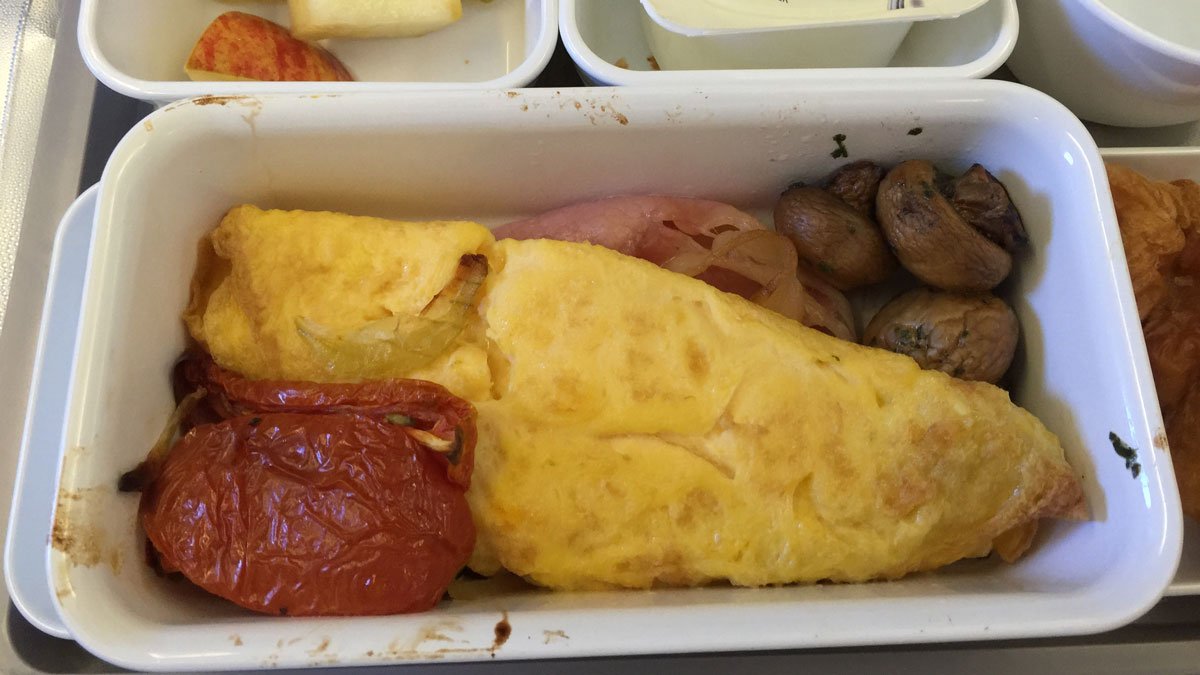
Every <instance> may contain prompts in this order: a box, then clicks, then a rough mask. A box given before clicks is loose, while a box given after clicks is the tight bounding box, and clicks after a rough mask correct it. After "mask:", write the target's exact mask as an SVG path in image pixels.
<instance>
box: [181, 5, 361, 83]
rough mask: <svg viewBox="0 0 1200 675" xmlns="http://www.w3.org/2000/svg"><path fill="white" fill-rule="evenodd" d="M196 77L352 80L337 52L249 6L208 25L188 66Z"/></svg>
mask: <svg viewBox="0 0 1200 675" xmlns="http://www.w3.org/2000/svg"><path fill="white" fill-rule="evenodd" d="M184 70H186V71H187V74H188V77H190V78H191V79H193V80H196V81H236V80H258V81H266V82H285V81H295V82H351V81H353V80H354V78H353V77H352V76H351V75H350V71H349V70H347V69H346V66H345V65H343V64H342V62H341V61H339V60H338V58H337V57H336V56H334V55H333V54H331V53H329V52H328V51H327V50H325V49H324V48H323V47H321V46H320V45H315V44H312V43H310V42H305V41H303V40H300V39H298V38H295V37H293V36H292V34H291V33H289V32H288V31H287V29H286V28H284V27H283V26H280V25H279V24H277V23H273V22H271V21H268V20H266V19H264V18H262V17H260V16H255V15H253V14H247V13H245V12H225V13H224V14H222V15H221V16H218V17H217V18H216V19H214V20H213V22H212V23H211V24H209V26H208V28H206V29H205V30H204V34H203V35H201V36H200V39H199V40H197V41H196V46H195V47H194V48H193V49H192V54H191V56H189V57H188V60H187V64H186V65H185V66H184Z"/></svg>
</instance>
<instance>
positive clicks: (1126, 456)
mask: <svg viewBox="0 0 1200 675" xmlns="http://www.w3.org/2000/svg"><path fill="white" fill-rule="evenodd" d="M1108 440H1109V442H1110V443H1112V446H1113V451H1115V452H1116V453H1117V456H1118V457H1120V458H1121V459H1123V460H1125V468H1126V469H1129V473H1130V474H1131V475H1132V476H1133V477H1134V478H1137V477H1138V476H1140V475H1141V474H1142V465H1141V464H1139V463H1138V461H1137V456H1138V455H1137V449H1135V448H1133V447H1130V445H1129V444H1128V443H1126V442H1125V441H1123V440H1121V437H1120V436H1118V435H1116V434H1115V433H1113V432H1111V431H1110V432H1108Z"/></svg>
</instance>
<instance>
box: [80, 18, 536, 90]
mask: <svg viewBox="0 0 1200 675" xmlns="http://www.w3.org/2000/svg"><path fill="white" fill-rule="evenodd" d="M82 3H83V4H82V5H81V7H80V14H79V48H80V51H81V52H82V53H83V59H84V61H85V62H86V63H87V66H88V68H90V69H91V71H92V73H93V74H95V76H96V78H97V79H99V80H100V81H101V82H103V83H104V84H105V85H106V86H108V87H109V88H111V89H114V90H116V91H118V92H120V93H122V94H124V95H126V96H130V97H133V98H138V99H143V100H146V101H153V102H156V103H166V102H168V101H174V100H178V99H182V98H190V97H193V96H201V95H215V96H230V95H241V94H253V93H304V94H345V93H352V92H382V91H415V90H422V89H462V88H479V89H507V88H516V87H523V86H525V85H527V84H529V83H531V82H533V80H534V79H535V78H536V77H537V76H538V75H539V74H541V72H542V70H543V69H544V68H545V67H546V64H547V63H549V61H550V56H551V55H552V54H553V53H554V46H555V44H556V43H557V41H558V26H557V19H558V0H491V1H490V2H484V1H483V0H463V16H462V19H460V20H459V21H458V22H456V23H454V24H452V25H450V26H448V27H447V28H444V29H442V30H439V31H435V32H433V33H430V34H428V35H423V36H421V37H417V38H377V39H370V40H348V39H347V40H325V41H323V42H322V44H324V45H325V46H327V47H328V48H329V49H330V51H332V52H333V53H334V54H335V55H337V56H338V58H340V59H341V60H342V62H343V63H345V64H346V67H347V68H349V70H350V72H351V73H352V74H353V75H354V76H355V78H357V79H358V81H357V82H192V81H191V80H189V79H188V78H187V75H186V73H184V70H183V64H184V62H185V61H186V60H187V57H188V54H190V53H191V51H192V47H193V46H194V45H195V43H196V39H197V38H199V37H200V34H201V33H202V32H203V31H204V29H205V28H206V27H207V26H208V24H209V23H210V22H211V21H212V20H213V19H215V18H216V17H217V16H219V15H220V14H222V13H224V12H227V11H230V10H238V11H245V12H249V13H252V14H257V15H259V16H263V17H265V18H267V19H270V20H272V21H275V22H276V23H279V24H280V25H283V26H287V25H288V12H287V5H286V3H274V2H251V3H244V2H243V3H237V4H231V3H228V2H220V1H218V0H187V1H186V2H185V1H181V0H82Z"/></svg>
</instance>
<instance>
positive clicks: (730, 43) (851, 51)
mask: <svg viewBox="0 0 1200 675" xmlns="http://www.w3.org/2000/svg"><path fill="white" fill-rule="evenodd" d="M984 2H985V0H930V2H926V3H915V2H914V3H911V4H908V5H906V6H905V7H903V8H898V9H889V5H887V4H884V3H883V2H878V1H877V0H841V1H840V2H837V3H830V2H825V1H823V0H816V1H813V0H797V1H796V2H795V3H780V2H777V1H776V0H738V2H736V3H732V4H731V3H729V2H728V1H727V0H641V4H642V9H643V12H642V17H643V21H642V26H643V29H644V30H645V34H646V40H647V41H648V42H649V44H650V51H651V53H653V54H654V56H655V58H656V59H657V60H658V64H659V65H660V66H661V67H663V68H665V69H667V70H710V69H722V68H731V69H757V68H838V67H841V68H882V67H884V66H886V65H887V64H888V62H890V61H891V60H892V57H893V56H895V54H896V50H897V49H898V48H899V47H900V43H901V42H902V41H903V40H904V36H905V35H907V34H908V31H909V29H910V28H912V26H913V24H914V23H915V22H918V21H930V20H945V19H953V18H955V17H958V16H961V15H962V14H966V13H968V12H970V11H971V10H973V9H976V8H978V7H979V6H980V5H982V4H983V3H984Z"/></svg>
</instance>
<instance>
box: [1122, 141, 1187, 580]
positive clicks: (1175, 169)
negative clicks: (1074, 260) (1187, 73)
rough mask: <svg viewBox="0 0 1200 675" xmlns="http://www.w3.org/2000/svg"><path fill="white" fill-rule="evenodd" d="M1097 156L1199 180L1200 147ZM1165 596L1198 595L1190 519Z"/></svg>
mask: <svg viewBox="0 0 1200 675" xmlns="http://www.w3.org/2000/svg"><path fill="white" fill-rule="evenodd" d="M1100 154H1101V155H1102V156H1103V157H1104V159H1105V160H1112V161H1116V162H1120V163H1121V164H1124V165H1126V166H1128V167H1129V168H1131V169H1133V170H1134V171H1138V172H1140V173H1142V174H1145V175H1146V176H1149V177H1150V178H1153V179H1155V180H1177V179H1180V178H1188V179H1191V180H1195V181H1200V148H1195V147H1192V148H1108V149H1104V150H1101V151H1100ZM1167 595H1200V523H1198V522H1196V521H1195V520H1192V519H1191V518H1184V519H1183V555H1182V556H1181V557H1180V559H1179V570H1178V571H1176V573H1175V581H1173V582H1172V583H1171V586H1170V587H1169V588H1168V589H1167Z"/></svg>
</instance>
